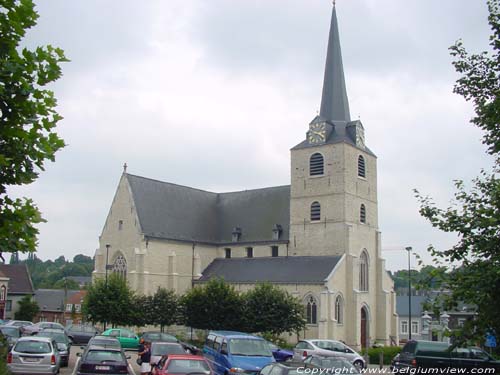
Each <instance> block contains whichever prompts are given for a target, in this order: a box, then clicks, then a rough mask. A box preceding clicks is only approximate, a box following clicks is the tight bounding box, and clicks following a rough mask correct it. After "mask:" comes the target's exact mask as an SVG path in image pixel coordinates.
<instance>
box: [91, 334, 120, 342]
mask: <svg viewBox="0 0 500 375" xmlns="http://www.w3.org/2000/svg"><path fill="white" fill-rule="evenodd" d="M92 339H102V340H115V341H118V339H117V338H116V337H114V336H106V335H95V336H94V337H92ZM92 339H91V340H92Z"/></svg>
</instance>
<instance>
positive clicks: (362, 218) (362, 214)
mask: <svg viewBox="0 0 500 375" xmlns="http://www.w3.org/2000/svg"><path fill="white" fill-rule="evenodd" d="M359 221H360V222H362V223H363V224H366V207H365V205H364V204H361V207H360V208H359Z"/></svg>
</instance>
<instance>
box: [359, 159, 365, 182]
mask: <svg viewBox="0 0 500 375" xmlns="http://www.w3.org/2000/svg"><path fill="white" fill-rule="evenodd" d="M358 176H359V177H363V178H365V177H366V165H365V158H364V157H363V155H359V156H358Z"/></svg>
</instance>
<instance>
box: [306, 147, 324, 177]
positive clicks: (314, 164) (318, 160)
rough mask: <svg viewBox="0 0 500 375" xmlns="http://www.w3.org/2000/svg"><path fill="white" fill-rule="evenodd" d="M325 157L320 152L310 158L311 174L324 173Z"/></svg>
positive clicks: (318, 174)
mask: <svg viewBox="0 0 500 375" xmlns="http://www.w3.org/2000/svg"><path fill="white" fill-rule="evenodd" d="M324 164H325V162H324V159H323V155H321V154H320V153H319V152H317V153H315V154H313V155H312V156H311V159H309V175H310V176H320V175H322V174H323V173H324Z"/></svg>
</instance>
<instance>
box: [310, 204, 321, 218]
mask: <svg viewBox="0 0 500 375" xmlns="http://www.w3.org/2000/svg"><path fill="white" fill-rule="evenodd" d="M317 220H321V205H320V204H319V202H313V203H312V204H311V221H317Z"/></svg>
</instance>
